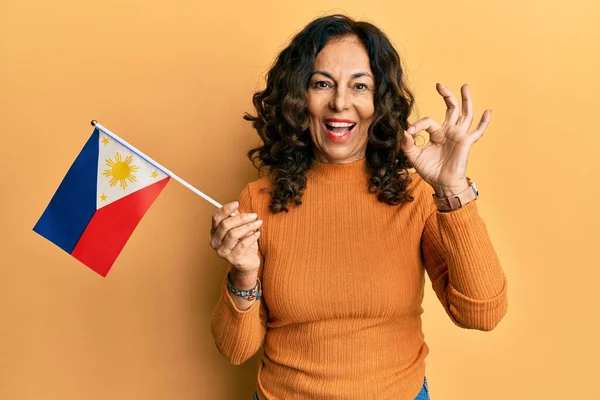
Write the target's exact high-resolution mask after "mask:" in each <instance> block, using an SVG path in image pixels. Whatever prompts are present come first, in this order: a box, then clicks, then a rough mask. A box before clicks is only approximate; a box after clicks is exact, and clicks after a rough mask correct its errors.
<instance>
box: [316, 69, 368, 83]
mask: <svg viewBox="0 0 600 400" xmlns="http://www.w3.org/2000/svg"><path fill="white" fill-rule="evenodd" d="M312 74H313V75H316V74H321V75H323V76H326V77H327V78H329V79H331V80H332V81H335V79H334V78H333V76H331V74H330V73H328V72H325V71H314V72H313V73H312ZM361 76H368V77H369V78H371V79H373V77H372V76H371V74H369V73H366V72H357V73H355V74H353V75H352V76H351V78H352V79H356V78H360V77H361ZM373 80H375V79H373Z"/></svg>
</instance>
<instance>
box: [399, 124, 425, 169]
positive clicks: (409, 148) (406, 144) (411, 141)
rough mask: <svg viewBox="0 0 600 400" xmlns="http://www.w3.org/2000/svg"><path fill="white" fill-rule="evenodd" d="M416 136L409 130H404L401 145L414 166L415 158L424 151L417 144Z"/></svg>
mask: <svg viewBox="0 0 600 400" xmlns="http://www.w3.org/2000/svg"><path fill="white" fill-rule="evenodd" d="M415 137H416V136H415ZM415 137H413V136H411V135H410V134H409V133H408V132H406V131H404V132H403V137H402V142H401V146H400V148H401V149H402V152H403V153H404V155H405V156H406V158H407V159H408V162H409V164H410V166H411V167H414V163H415V160H417V159H418V158H419V156H420V155H421V152H422V151H423V150H421V149H420V148H419V147H417V146H416V140H415Z"/></svg>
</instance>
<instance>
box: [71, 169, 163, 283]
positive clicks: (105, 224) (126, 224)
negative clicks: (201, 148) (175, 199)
mask: <svg viewBox="0 0 600 400" xmlns="http://www.w3.org/2000/svg"><path fill="white" fill-rule="evenodd" d="M169 179H170V177H167V178H165V179H163V180H161V181H159V182H156V183H153V184H152V185H150V186H147V187H145V188H144V189H141V190H138V191H137V192H134V193H132V194H130V195H129V196H125V197H123V198H121V199H119V200H117V201H115V202H114V203H111V204H109V205H107V206H105V207H102V208H101V209H99V210H97V211H96V213H95V214H94V216H93V217H92V219H91V220H90V222H89V224H88V226H87V227H86V229H85V231H84V232H83V234H82V235H81V238H80V239H79V242H78V243H77V245H76V246H75V248H74V249H73V252H72V253H71V255H72V256H73V257H75V258H76V259H78V260H79V261H81V262H82V263H84V264H85V265H87V266H88V267H89V268H91V269H92V270H94V271H96V272H97V273H99V274H100V275H102V276H106V275H107V274H108V271H109V270H110V268H111V267H112V265H113V263H114V262H115V260H116V259H117V257H118V256H119V254H120V253H121V250H122V249H123V247H124V246H125V244H126V243H127V241H128V240H129V237H130V236H131V234H132V233H133V231H134V230H135V228H136V226H137V225H138V223H139V222H140V221H141V219H142V218H143V217H144V214H146V211H148V209H149V208H150V206H151V205H152V203H154V200H156V198H157V197H158V195H159V194H160V192H161V191H162V190H163V189H164V187H165V186H166V184H167V182H168V181H169Z"/></svg>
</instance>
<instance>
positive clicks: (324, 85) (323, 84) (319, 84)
mask: <svg viewBox="0 0 600 400" xmlns="http://www.w3.org/2000/svg"><path fill="white" fill-rule="evenodd" d="M313 87H315V88H317V89H327V88H328V87H330V85H329V82H325V81H318V82H315V83H314V84H313Z"/></svg>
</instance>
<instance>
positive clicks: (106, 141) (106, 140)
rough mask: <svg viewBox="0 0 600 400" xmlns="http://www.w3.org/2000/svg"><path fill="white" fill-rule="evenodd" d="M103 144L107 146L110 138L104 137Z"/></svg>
mask: <svg viewBox="0 0 600 400" xmlns="http://www.w3.org/2000/svg"><path fill="white" fill-rule="evenodd" d="M102 143H103V144H104V145H105V146H106V145H107V144H108V138H107V137H106V136H104V137H103V138H102Z"/></svg>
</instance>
